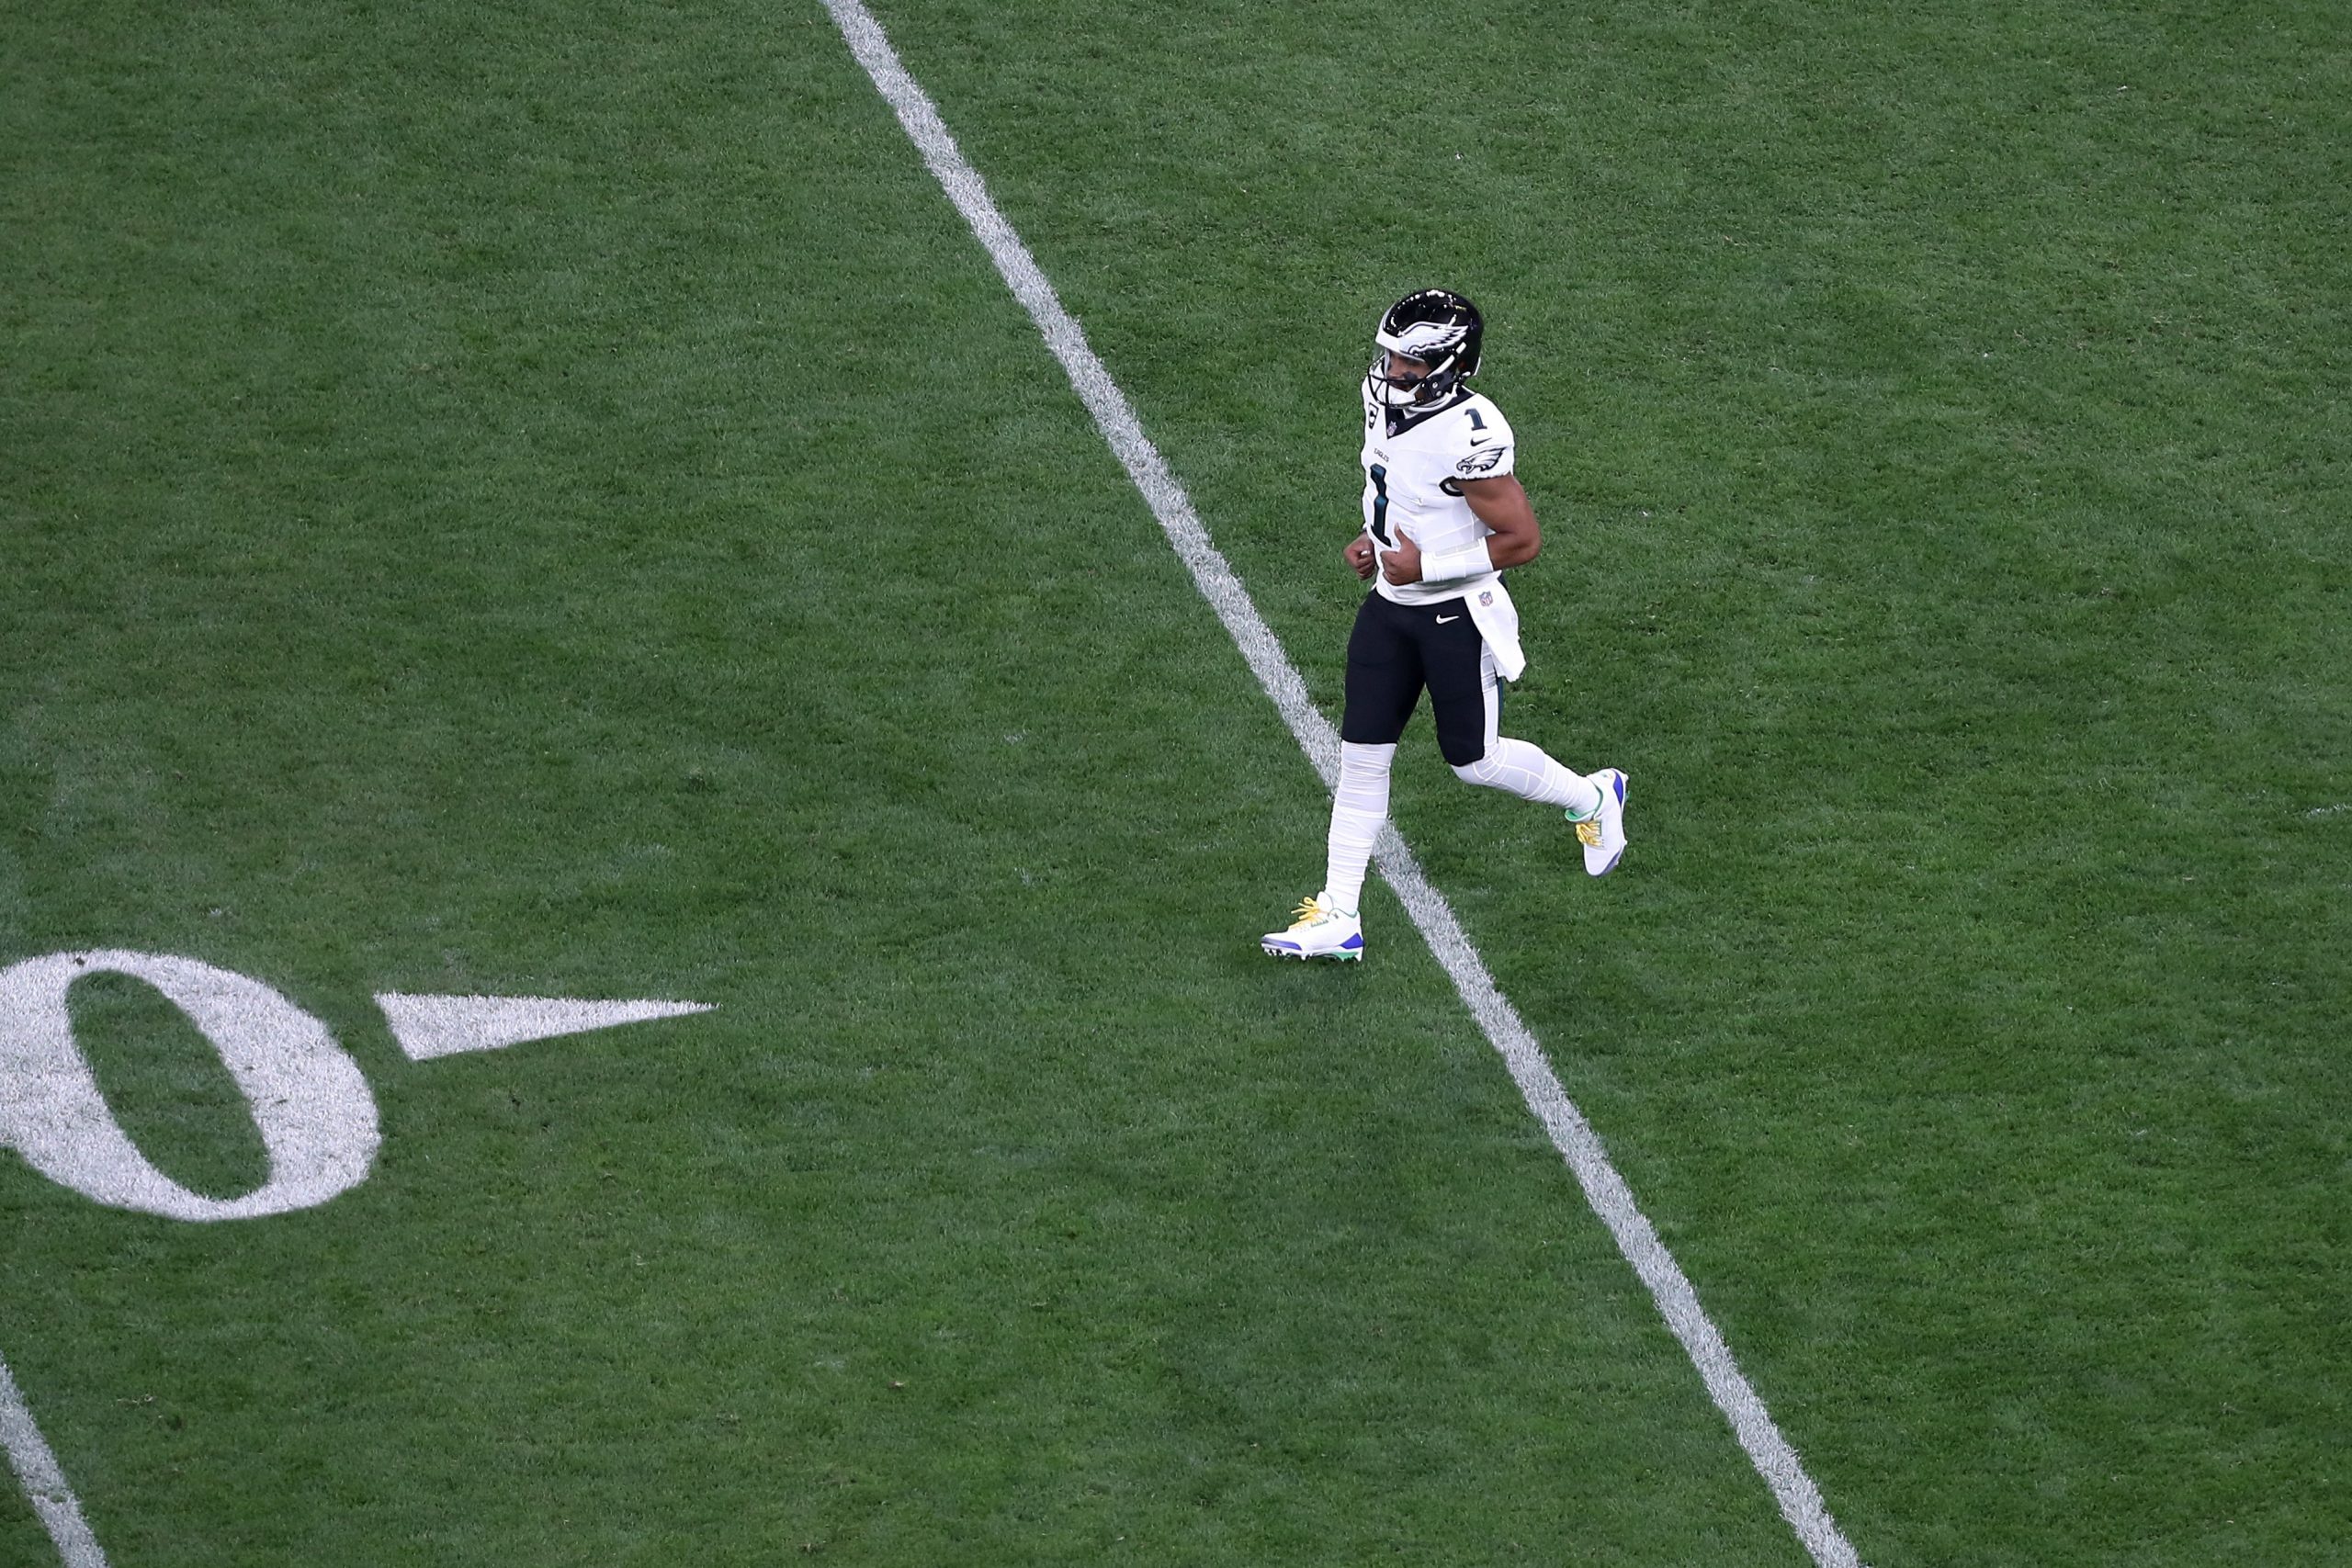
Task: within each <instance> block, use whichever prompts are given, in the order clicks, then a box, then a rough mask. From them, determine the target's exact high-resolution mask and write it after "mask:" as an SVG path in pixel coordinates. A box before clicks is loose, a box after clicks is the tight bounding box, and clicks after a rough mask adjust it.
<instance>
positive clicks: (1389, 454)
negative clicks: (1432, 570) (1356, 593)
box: [1363, 386, 1512, 604]
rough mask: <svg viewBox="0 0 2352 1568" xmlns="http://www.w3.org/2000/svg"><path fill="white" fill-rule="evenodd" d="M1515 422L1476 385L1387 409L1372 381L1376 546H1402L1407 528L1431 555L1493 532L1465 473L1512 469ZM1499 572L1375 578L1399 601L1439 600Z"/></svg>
mask: <svg viewBox="0 0 2352 1568" xmlns="http://www.w3.org/2000/svg"><path fill="white" fill-rule="evenodd" d="M1511 463H1512V453H1511V436H1510V422H1509V421H1508V420H1506V419H1504V418H1503V415H1502V411H1501V410H1500V409H1498V408H1497V407H1495V405H1494V404H1493V403H1492V402H1490V401H1488V400H1487V398H1486V397H1485V396H1484V395H1483V394H1481V393H1477V392H1472V391H1464V392H1462V393H1460V394H1459V395H1458V396H1456V397H1455V398H1453V399H1452V400H1449V401H1447V402H1444V403H1442V404H1440V405H1439V406H1438V407H1436V408H1434V409H1430V410H1427V411H1421V410H1412V409H1386V408H1383V407H1381V406H1380V404H1379V403H1377V402H1375V401H1374V399H1373V397H1372V394H1371V391H1370V389H1369V387H1368V386H1367V388H1366V390H1365V394H1364V400H1363V475H1364V479H1363V526H1364V532H1365V533H1367V534H1369V535H1370V536H1372V542H1373V545H1374V547H1375V548H1376V549H1379V550H1381V551H1384V552H1385V551H1387V550H1390V549H1393V548H1395V547H1396V545H1397V535H1398V534H1399V533H1400V532H1401V533H1403V534H1404V535H1406V536H1408V537H1409V538H1411V539H1412V541H1413V543H1415V544H1417V545H1419V547H1421V555H1422V558H1424V559H1427V558H1429V557H1431V556H1435V555H1442V554H1443V553H1444V552H1445V551H1447V550H1457V549H1461V548H1462V547H1464V546H1467V545H1473V544H1476V543H1477V542H1478V541H1479V540H1481V539H1484V538H1486V537H1487V536H1488V535H1490V534H1492V533H1493V532H1494V530H1493V529H1491V528H1489V527H1487V525H1485V524H1484V523H1481V522H1480V521H1478V515H1477V513H1475V512H1472V511H1471V510H1470V502H1468V501H1467V500H1465V499H1464V497H1463V494H1462V481H1463V480H1464V479H1499V478H1501V477H1502V476H1503V475H1505V474H1508V473H1510V471H1511ZM1494 580H1495V574H1494V573H1493V572H1491V571H1489V572H1481V573H1479V574H1478V575H1477V576H1476V577H1457V578H1450V579H1448V580H1447V581H1443V582H1408V583H1406V584H1404V585H1403V586H1401V587H1400V586H1398V585H1397V584H1396V583H1393V582H1391V581H1388V580H1387V579H1386V578H1385V577H1382V576H1380V575H1379V574H1378V573H1377V572H1375V573H1374V577H1373V581H1374V586H1375V587H1376V588H1377V589H1378V590H1379V591H1380V592H1381V593H1383V594H1385V596H1386V597H1388V598H1390V599H1393V600H1395V601H1396V602H1397V604H1436V603H1437V602H1438V601H1440V600H1442V599H1455V598H1459V597H1461V596H1462V594H1464V592H1468V591H1469V590H1472V589H1474V588H1476V587H1478V586H1480V585H1481V584H1484V583H1489V582H1492V581H1494Z"/></svg>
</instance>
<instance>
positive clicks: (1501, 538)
mask: <svg viewBox="0 0 2352 1568" xmlns="http://www.w3.org/2000/svg"><path fill="white" fill-rule="evenodd" d="M1455 482H1456V483H1458V484H1459V485H1460V486H1461V487H1462V499H1463V500H1464V501H1466V502H1469V503H1470V510H1471V511H1472V512H1473V513H1476V516H1477V518H1478V521H1479V522H1481V523H1484V524H1485V525H1487V527H1489V528H1491V529H1493V530H1494V532H1493V533H1491V534H1489V535H1488V536H1487V537H1485V538H1483V539H1480V540H1479V541H1478V542H1477V543H1476V544H1473V545H1464V546H1463V547H1461V548H1460V549H1458V550H1448V551H1446V552H1445V553H1444V554H1443V555H1441V556H1438V557H1437V558H1435V559H1434V560H1425V559H1424V558H1423V557H1422V555H1421V549H1420V547H1419V545H1416V544H1414V543H1413V541H1412V540H1411V539H1410V538H1408V537H1401V536H1400V538H1399V540H1398V544H1397V548H1396V549H1394V550H1391V551H1388V552H1387V553H1385V554H1384V555H1382V556H1381V558H1380V574H1381V575H1382V576H1383V577H1385V578H1386V579H1387V580H1388V581H1391V582H1394V583H1398V584H1400V585H1401V584H1403V583H1408V582H1421V581H1452V580H1453V579H1455V578H1463V577H1476V576H1478V575H1479V574H1480V573H1482V572H1484V571H1486V570H1488V568H1490V567H1491V568H1492V569H1493V570H1496V571H1509V570H1510V569H1511V568H1512V567H1515V566H1525V565H1526V564H1527V563H1528V562H1529V561H1532V560H1533V559H1534V558H1535V553H1536V552H1537V551H1538V550H1541V549H1542V548H1543V547H1544V534H1543V530H1541V529H1539V528H1538V527H1536V525H1535V504H1534V502H1531V501H1529V500H1528V499H1527V491H1525V490H1523V489H1521V486H1520V482H1519V479H1518V478H1517V477H1516V476H1514V475H1511V474H1499V475H1498V476H1496V477H1495V478H1493V479H1460V480H1456V481H1455ZM1424 573H1426V574H1427V576H1426V577H1425V576H1424Z"/></svg>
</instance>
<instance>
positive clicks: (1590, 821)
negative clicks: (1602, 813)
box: [1577, 816, 1600, 850]
mask: <svg viewBox="0 0 2352 1568" xmlns="http://www.w3.org/2000/svg"><path fill="white" fill-rule="evenodd" d="M1577 840H1578V841H1579V842H1581V843H1585V844H1588V845H1590V846H1591V847H1592V848H1594V849H1596V850H1597V849H1599V848H1600V818H1599V817H1598V816H1593V817H1588V818H1585V819H1584V820H1583V821H1581V822H1579V823H1577Z"/></svg>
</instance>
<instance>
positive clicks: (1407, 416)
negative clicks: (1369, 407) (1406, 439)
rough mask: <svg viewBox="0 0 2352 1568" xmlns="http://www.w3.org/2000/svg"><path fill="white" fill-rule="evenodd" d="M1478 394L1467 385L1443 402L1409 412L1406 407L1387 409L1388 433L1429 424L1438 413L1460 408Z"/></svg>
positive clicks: (1405, 430) (1391, 433)
mask: <svg viewBox="0 0 2352 1568" xmlns="http://www.w3.org/2000/svg"><path fill="white" fill-rule="evenodd" d="M1476 396H1477V394H1476V392H1473V391H1472V390H1471V389H1469V388H1467V387H1457V388H1455V389H1454V390H1453V396H1452V397H1450V398H1448V399H1446V400H1445V401H1443V402H1442V403H1431V404H1430V406H1429V407H1428V408H1425V409H1419V410H1416V411H1409V412H1408V411H1407V410H1405V409H1387V410H1385V411H1384V412H1385V413H1386V414H1387V416H1388V418H1387V426H1388V434H1390V435H1392V436H1396V435H1402V434H1405V432H1407V431H1408V430H1410V429H1412V428H1413V427H1414V426H1415V425H1417V424H1427V423H1429V422H1430V420H1433V419H1435V418H1436V417H1437V416H1438V415H1440V414H1442V413H1446V412H1451V411H1453V410H1454V409H1458V408H1460V407H1461V406H1462V405H1463V404H1464V403H1466V402H1468V401H1469V400H1471V399H1472V398H1474V397H1476Z"/></svg>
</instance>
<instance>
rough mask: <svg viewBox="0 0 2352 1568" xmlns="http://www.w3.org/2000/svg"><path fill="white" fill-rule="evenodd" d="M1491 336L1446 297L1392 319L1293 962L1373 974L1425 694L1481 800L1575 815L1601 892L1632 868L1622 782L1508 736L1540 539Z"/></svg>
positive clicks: (1383, 328) (1283, 951)
mask: <svg viewBox="0 0 2352 1568" xmlns="http://www.w3.org/2000/svg"><path fill="white" fill-rule="evenodd" d="M1485 336H1486V323H1485V322H1484V321H1482V320H1481V319H1480V318H1479V315H1478V311H1477V308H1476V306H1474V305H1472V304H1471V303H1470V301H1469V300H1467V299H1464V298H1463V297H1462V296H1461V295H1459V294H1455V293H1453V292H1451V291H1450V290H1447V289H1443V288H1425V289H1422V290H1421V291H1420V292H1419V293H1416V294H1408V295H1407V296H1405V298H1403V299H1399V300H1397V303H1395V304H1394V305H1391V306H1390V307H1389V308H1388V310H1387V311H1386V313H1385V314H1384V315H1383V316H1382V317H1381V318H1380V327H1379V330H1378V332H1377V333H1376V334H1375V335H1374V343H1375V344H1376V345H1377V348H1376V351H1375V352H1374V355H1373V358H1372V368H1371V369H1370V370H1369V371H1367V372H1366V373H1365V375H1364V378H1363V471H1364V485H1363V532H1362V533H1360V534H1358V535H1357V536H1355V537H1354V538H1353V539H1351V540H1350V541H1349V543H1348V546H1347V548H1346V549H1345V550H1344V551H1343V552H1341V553H1342V555H1343V557H1344V558H1345V559H1346V561H1347V563H1348V565H1349V567H1350V568H1351V569H1352V570H1354V572H1355V574H1356V576H1357V577H1359V578H1361V579H1363V581H1368V582H1370V583H1371V584H1372V585H1373V592H1370V593H1368V594H1366V595H1365V596H1364V601H1363V605H1362V607H1360V608H1359V609H1358V610H1357V611H1356V624H1355V630H1354V631H1353V632H1352V633H1351V634H1350V636H1349V637H1348V677H1347V710H1346V714H1345V716H1343V717H1342V718H1341V720H1340V787H1339V790H1338V792H1337V793H1336V794H1335V795H1333V797H1332V801H1331V830H1330V836H1329V840H1328V841H1327V844H1326V850H1327V854H1328V859H1327V861H1326V864H1325V870H1324V877H1323V889H1322V891H1321V892H1319V893H1317V894H1316V895H1315V896H1314V897H1311V898H1308V899H1307V900H1306V902H1304V903H1302V904H1301V905H1299V907H1298V909H1297V911H1296V918H1295V921H1294V923H1293V924H1292V925H1291V926H1290V927H1289V929H1288V930H1285V931H1269V932H1267V933H1266V934H1265V936H1264V937H1262V938H1261V939H1260V941H1261V943H1262V945H1263V946H1264V948H1265V950H1266V951H1267V952H1268V953H1273V954H1275V955H1276V956H1278V957H1283V958H1340V959H1348V958H1362V957H1363V920H1362V919H1361V918H1360V917H1359V914H1358V900H1359V897H1360V896H1361V894H1362V893H1363V875H1364V866H1365V865H1366V863H1368V862H1369V861H1370V860H1371V858H1372V847H1373V840H1375V839H1376V838H1378V837H1379V834H1380V825H1381V823H1382V822H1383V821H1384V820H1385V819H1386V818H1387V816H1388V771H1389V766H1390V764H1391V763H1392V762H1393V761H1395V760H1396V756H1397V740H1398V739H1399V738H1400V737H1402V736H1403V734H1404V733H1405V721H1406V720H1407V719H1408V718H1409V717H1410V716H1412V712H1413V709H1414V706H1415V705H1417V704H1418V703H1419V701H1420V696H1421V692H1422V689H1423V688H1424V687H1426V688H1427V689H1428V691H1429V694H1430V712H1431V714H1432V716H1434V717H1435V719H1436V721H1437V743H1438V750H1440V751H1442V752H1443V753H1444V755H1445V760H1446V761H1448V762H1451V763H1452V764H1453V771H1454V773H1456V774H1458V775H1459V776H1460V777H1461V778H1463V779H1464V781H1466V782H1468V783H1470V784H1486V785H1488V786H1490V787H1492V788H1495V789H1499V790H1506V791H1509V792H1510V794H1512V795H1520V796H1522V797H1524V798H1526V799H1528V800H1534V801H1541V802H1543V803H1544V805H1546V806H1556V807H1561V808H1562V809H1563V810H1564V811H1565V812H1566V814H1567V818H1568V820H1569V821H1570V822H1572V823H1574V824H1575V825H1576V831H1577V839H1578V840H1581V841H1582V843H1583V845H1584V868H1585V870H1586V871H1587V872H1589V873H1590V874H1592V875H1594V876H1605V875H1607V874H1609V873H1610V872H1611V871H1613V870H1615V869H1616V866H1617V862H1618V860H1619V858H1620V857H1622V856H1623V854H1624V852H1625V775H1624V774H1623V773H1621V772H1619V771H1618V770H1617V769H1615V768H1603V769H1601V770H1600V772H1598V773H1589V774H1582V775H1579V774H1577V773H1570V772H1569V771H1568V770H1567V769H1566V768H1565V767H1562V766H1561V765H1560V764H1559V763H1558V762H1556V761H1553V760H1552V758H1551V757H1550V756H1548V755H1546V754H1545V753H1544V750H1542V749H1541V748H1539V747H1536V746H1532V745H1530V744H1529V743H1528V742H1526V741H1524V740H1513V739H1510V738H1509V737H1507V736H1505V735H1503V734H1502V732H1501V729H1500V723H1501V717H1502V685H1501V682H1505V681H1515V680H1517V679H1519V676H1520V672H1521V671H1522V670H1524V669H1525V668H1526V665H1527V659H1526V656H1525V655H1524V654H1523V653H1522V652H1521V649H1520V646H1519V613H1518V611H1517V610H1516V609H1514V608H1513V607H1512V604H1511V602H1510V592H1508V591H1506V590H1505V588H1504V587H1503V580H1502V573H1503V572H1504V571H1506V570H1509V569H1510V568H1512V567H1515V566H1524V565H1525V564H1527V563H1528V562H1529V561H1531V560H1533V559H1534V558H1535V554H1536V551H1537V550H1539V549H1540V548H1542V547H1543V539H1542V536H1541V535H1540V534H1539V532H1538V531H1537V528H1536V525H1535V511H1534V508H1533V507H1532V505H1530V504H1529V502H1528V499H1527V492H1526V491H1524V490H1522V489H1521V488H1520V483H1519V479H1518V478H1517V477H1516V475H1515V473H1514V467H1515V464H1514V461H1513V456H1514V455H1513V453H1512V449H1511V432H1510V422H1509V421H1507V420H1505V419H1504V418H1503V416H1502V411H1501V410H1499V409H1498V408H1496V407H1495V405H1494V404H1493V403H1492V402H1490V401H1488V400H1487V399H1486V398H1485V397H1484V396H1482V395H1481V394H1479V393H1477V392H1474V391H1472V390H1471V389H1470V387H1469V380H1470V378H1471V377H1473V376H1476V374H1477V373H1478V356H1479V351H1480V349H1481V348H1482V347H1483V346H1484V340H1485Z"/></svg>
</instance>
